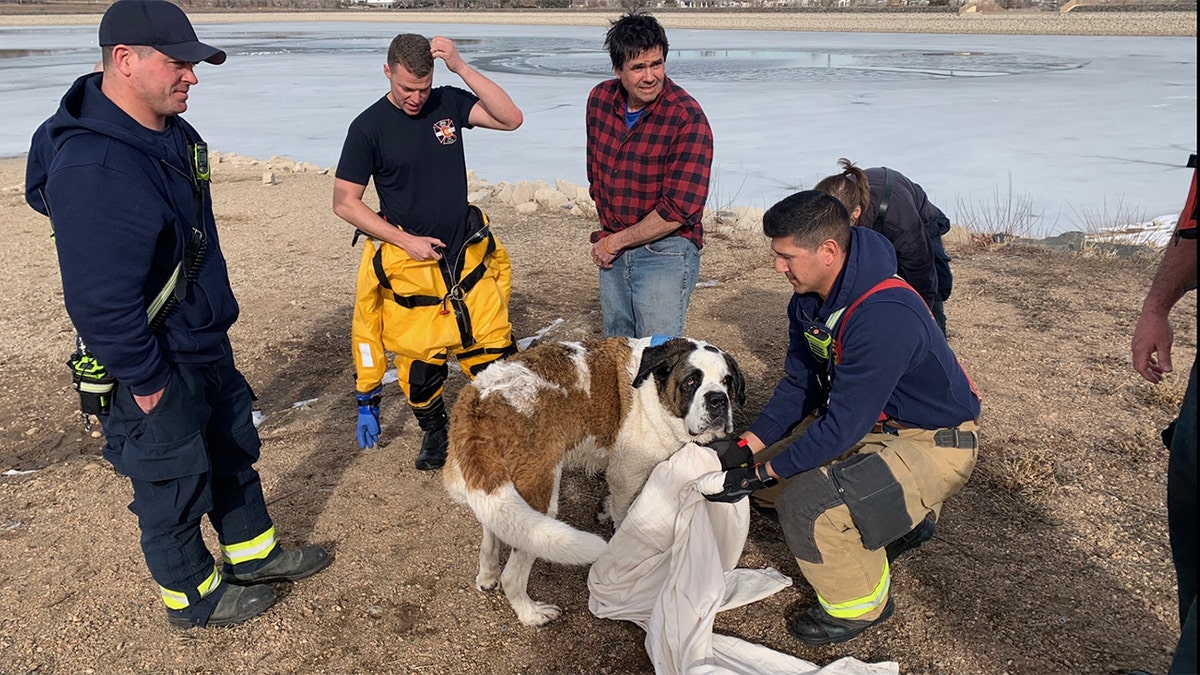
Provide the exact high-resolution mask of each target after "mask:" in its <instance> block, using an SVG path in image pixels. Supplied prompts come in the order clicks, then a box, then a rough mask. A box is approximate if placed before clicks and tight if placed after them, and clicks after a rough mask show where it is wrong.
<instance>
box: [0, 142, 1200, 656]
mask: <svg viewBox="0 0 1200 675" xmlns="http://www.w3.org/2000/svg"><path fill="white" fill-rule="evenodd" d="M475 140H476V142H486V141H485V140H484V139H482V138H476V139H475ZM263 171H264V167H263V166H261V165H233V164H231V163H228V162H224V163H219V164H216V165H214V168H213V179H214V186H213V194H214V199H215V202H216V205H217V206H216V212H217V218H218V222H219V224H220V227H221V230H222V243H223V248H224V250H225V254H226V257H227V258H228V261H229V266H230V270H231V276H232V281H233V285H234V288H235V290H236V292H237V294H238V297H239V299H240V302H241V306H242V318H241V320H240V321H239V323H238V324H237V325H236V326H235V327H234V330H233V333H232V339H233V342H234V346H235V351H236V353H237V355H238V358H239V363H240V365H241V367H242V368H243V370H244V371H245V373H246V375H247V377H248V378H249V380H250V382H251V383H252V385H253V387H254V389H255V390H256V391H257V392H258V394H259V396H260V398H261V402H260V403H261V408H262V411H263V412H264V413H265V414H266V420H265V422H264V423H263V425H262V427H261V428H260V432H261V435H262V437H263V451H262V460H261V461H260V462H259V469H260V471H261V472H262V475H263V479H264V485H265V489H266V494H267V497H268V500H269V502H270V507H271V509H272V513H273V516H274V518H275V520H276V523H277V526H278V528H279V531H280V533H281V536H282V537H283V540H284V542H285V543H286V544H287V545H296V544H299V543H304V542H319V543H323V544H325V545H327V546H329V547H330V548H332V549H334V550H336V552H337V560H336V562H335V563H334V564H333V566H332V567H330V568H329V569H328V570H326V571H324V572H322V573H321V574H320V575H319V576H317V577H315V578H313V579H311V580H307V581H304V582H300V583H297V584H295V585H291V586H288V585H284V586H281V587H280V588H279V591H280V593H281V595H283V596H284V597H283V599H282V600H281V602H280V603H279V604H278V605H277V606H276V607H275V608H273V609H271V610H270V611H269V612H268V613H267V614H265V615H264V616H262V617H259V618H257V619H255V620H253V621H251V622H249V623H248V624H246V625H244V626H241V627H236V628H232V629H216V630H192V631H186V632H183V631H178V630H175V629H172V628H171V627H169V626H168V625H167V623H166V621H165V620H164V616H163V609H162V605H161V603H160V602H159V600H158V597H157V591H156V588H155V586H154V584H153V582H152V580H151V579H150V577H149V575H148V573H147V572H146V569H145V566H144V563H143V562H142V559H141V554H140V550H139V547H138V532H137V527H136V523H135V519H134V517H133V516H132V514H130V513H129V512H128V511H127V510H126V508H125V507H126V505H127V503H128V501H129V499H130V489H129V485H128V483H127V481H126V480H124V479H122V478H121V477H119V476H117V475H116V474H115V473H114V472H113V471H112V470H111V469H110V468H109V466H108V465H107V464H106V463H104V462H103V460H102V459H101V458H100V457H99V450H100V446H101V443H102V439H101V438H98V437H93V436H92V435H89V434H88V433H86V432H85V430H84V429H83V427H82V425H81V424H80V421H79V419H78V416H77V412H76V408H75V405H76V403H77V399H76V397H75V394H74V392H73V391H71V389H70V385H69V376H68V372H67V368H66V367H65V365H64V362H65V361H66V358H67V356H68V355H69V353H70V351H71V349H72V346H73V337H72V331H71V327H70V324H69V322H68V319H67V317H66V315H65V312H64V311H63V308H62V298H61V288H60V286H59V279H58V273H57V268H56V261H55V256H54V250H53V244H52V242H51V240H50V238H49V226H48V223H47V222H46V221H45V219H43V218H42V217H41V216H39V215H37V214H36V213H34V212H33V211H32V210H31V209H29V208H28V207H27V206H26V205H25V204H24V200H23V196H22V184H23V162H22V161H21V160H18V159H8V160H0V222H3V223H4V226H3V230H4V235H3V241H4V243H5V244H6V245H5V246H3V247H0V288H3V299H4V308H5V315H6V316H5V321H4V322H3V323H2V324H0V374H2V375H3V377H2V378H0V382H2V383H3V384H2V386H0V470H5V469H20V470H27V471H32V473H25V474H21V475H5V476H3V477H0V607H3V608H4V610H3V611H0V672H3V673H24V672H39V673H93V672H96V673H114V672H156V673H167V672H178V673H193V672H249V671H259V672H267V673H295V672H303V673H326V672H328V673H344V672H364V673H376V672H378V673H383V672H388V673H397V672H421V673H455V674H459V673H463V674H473V673H505V674H507V673H534V674H542V673H589V674H591V673H646V672H649V671H650V664H649V661H648V660H647V658H646V655H645V652H644V647H643V644H642V640H643V635H642V633H641V631H640V630H639V629H638V628H637V627H635V626H633V625H631V624H625V623H618V622H613V621H606V620H600V619H596V618H594V617H593V616H591V614H590V613H589V612H588V610H587V590H586V570H585V569H583V568H572V567H563V566H556V565H548V564H545V563H542V562H539V563H538V564H537V565H536V566H535V568H534V572H533V575H532V578H531V587H530V589H531V593H532V594H533V595H534V597H536V598H539V599H544V600H548V601H551V602H554V603H556V604H558V605H560V606H561V607H563V608H564V610H565V614H564V616H563V617H562V618H561V619H559V620H558V621H556V622H554V623H552V624H550V625H549V626H546V627H543V628H540V629H534V628H527V627H524V626H521V625H519V624H518V623H517V621H516V620H515V617H514V615H513V613H512V611H511V609H510V608H509V606H508V603H507V602H506V601H505V600H504V598H503V596H502V595H497V594H481V593H479V592H477V591H475V590H474V589H473V587H472V584H473V579H474V575H475V571H476V564H477V546H478V534H477V532H478V530H477V525H476V524H475V521H474V519H473V517H472V515H471V514H470V513H469V512H468V511H466V510H465V509H463V508H461V507H459V506H457V505H455V504H454V503H453V502H451V501H450V500H449V498H448V497H447V496H446V495H445V493H444V491H443V489H442V486H441V480H440V476H439V475H437V474H436V473H434V474H429V473H422V472H418V471H416V470H415V469H414V468H413V466H412V460H413V458H414V456H415V454H416V449H417V446H418V444H419V439H420V433H419V430H418V429H417V428H416V425H415V423H414V422H413V421H412V420H411V418H410V417H409V415H408V414H407V412H406V410H405V408H406V406H405V405H404V404H403V403H402V401H401V400H400V396H399V394H398V391H397V390H396V389H395V387H394V386H393V387H389V389H388V391H387V394H386V396H385V401H384V407H383V423H384V441H383V445H382V447H378V448H376V449H374V450H371V451H366V452H360V451H359V450H358V448H357V445H356V443H355V441H354V422H355V412H354V408H353V405H352V403H351V400H350V394H351V392H352V390H353V365H352V362H351V359H350V349H349V324H350V313H351V302H352V291H353V283H354V275H355V269H356V266H357V260H358V254H359V251H358V249H356V248H351V246H350V228H349V227H348V226H346V225H345V224H344V223H342V222H341V221H339V220H338V219H337V218H336V217H335V216H333V215H332V213H331V212H330V207H329V204H330V195H331V191H332V178H331V177H330V176H328V175H318V174H317V173H277V177H278V183H277V184H275V185H265V184H264V183H263V180H262V175H263ZM485 208H486V209H487V210H488V212H489V213H490V215H491V218H492V222H493V224H494V229H495V231H496V233H497V234H498V236H499V237H500V238H501V240H502V241H504V242H505V244H506V245H507V247H508V248H509V250H510V252H511V254H512V258H513V267H514V283H513V288H514V296H513V320H514V325H515V329H516V333H517V334H518V335H519V336H527V335H532V334H533V333H534V332H536V331H537V330H539V329H541V328H543V327H545V326H548V325H550V324H551V323H552V322H553V321H554V320H555V319H559V318H561V319H564V322H563V323H562V324H560V325H558V326H557V327H556V328H555V329H554V330H552V331H551V333H550V335H549V337H550V338H551V339H555V338H577V337H580V336H584V335H595V334H597V333H599V331H600V318H599V311H598V301H597V298H596V272H595V270H594V268H593V267H592V266H591V264H590V262H589V260H588V258H587V255H586V250H587V249H586V240H587V234H588V232H589V231H590V229H591V228H592V226H593V223H590V222H587V221H585V220H582V219H579V218H575V217H572V216H569V215H566V214H562V213H558V212H549V213H547V212H539V213H535V214H532V215H528V216H522V215H518V214H516V213H515V212H514V211H513V210H512V209H511V208H509V207H504V206H500V205H497V204H489V205H486V206H485ZM954 255H955V262H954V269H955V273H956V285H955V289H956V290H955V295H954V297H953V298H952V299H951V301H950V302H949V303H948V304H947V312H948V314H949V323H950V329H951V341H952V344H953V346H954V347H955V349H956V351H957V352H958V354H959V355H960V357H961V359H962V361H963V362H964V364H965V366H966V367H967V369H968V370H969V371H970V373H971V374H972V376H973V377H974V379H975V382H976V383H977V384H978V385H979V387H980V388H981V389H982V391H983V394H984V397H985V401H984V412H983V418H982V429H983V432H982V433H983V444H982V449H981V458H980V463H979V466H978V468H977V469H976V472H975V474H974V476H973V477H972V479H971V481H970V482H969V483H968V484H967V486H966V487H965V488H964V489H963V491H962V492H961V493H960V494H959V495H958V496H957V497H955V498H954V499H952V500H951V501H950V502H949V503H948V505H947V507H946V509H945V511H944V512H943V521H942V523H941V524H939V527H938V532H937V537H936V538H935V539H934V540H933V541H931V542H930V543H928V544H926V546H925V547H923V548H922V549H920V550H919V551H917V552H915V553H913V554H911V555H910V556H908V557H905V558H904V559H902V560H901V561H900V562H899V563H898V564H897V565H896V568H895V574H894V578H893V586H892V589H893V594H894V598H895V600H896V614H895V616H894V617H893V618H892V619H891V620H889V621H888V622H887V623H885V624H884V625H882V626H881V627H880V628H879V629H877V630H874V631H872V632H869V633H868V634H865V635H864V636H862V637H860V638H858V639H856V640H854V641H852V642H849V643H846V644H844V645H837V646H829V647H824V648H809V647H806V646H804V645H801V644H799V643H798V642H796V641H795V640H793V639H792V638H791V637H790V636H789V635H788V634H787V631H786V628H785V617H786V616H788V615H790V614H791V613H794V612H796V611H798V610H799V609H801V608H803V607H804V606H807V605H808V604H810V603H812V602H813V601H814V597H813V593H812V590H811V589H810V588H809V587H808V586H807V584H805V582H804V581H803V578H802V577H800V575H799V572H798V569H797V568H796V565H795V562H794V561H793V560H791V559H790V556H789V555H788V553H787V550H786V547H785V546H784V545H783V543H782V536H781V533H780V532H779V531H778V529H777V528H776V526H775V525H774V524H773V523H771V522H770V521H765V520H761V519H758V518H757V517H756V518H755V519H754V520H753V521H752V524H751V533H750V539H749V541H748V543H747V546H746V549H745V552H744V554H743V557H742V561H741V564H742V565H743V566H749V567H763V566H774V567H776V568H778V569H780V570H781V571H783V572H784V573H785V574H788V575H790V576H792V577H793V578H795V579H796V585H795V586H794V587H793V588H792V589H789V590H787V591H784V592H782V593H780V594H778V595H776V596H774V597H772V598H769V599H767V600H765V601H762V602H760V603H757V604H754V605H750V606H748V607H744V608H740V609H737V610H733V611H730V612H727V613H724V614H722V615H721V616H719V617H718V621H717V628H718V630H719V631H722V632H727V633H730V634H734V635H737V636H740V637H743V638H746V639H749V640H752V641H755V642H759V643H762V644H766V645H769V646H771V647H773V648H775V649H780V650H783V651H786V652H788V653H791V654H796V655H798V656H800V657H802V658H805V659H808V660H810V661H814V662H817V663H828V662H830V661H832V660H834V659H836V658H839V657H841V656H846V655H850V656H855V657H857V658H860V659H863V660H867V661H875V660H896V661H898V662H899V663H900V665H901V669H902V671H903V672H905V673H988V674H994V673H1037V674H1040V673H1108V674H1112V675H1116V674H1118V673H1124V672H1126V671H1128V670H1130V669H1131V668H1134V667H1141V668H1146V669H1148V670H1150V671H1158V672H1161V671H1163V670H1165V669H1166V666H1167V664H1168V662H1169V657H1170V653H1171V650H1172V648H1173V646H1174V642H1175V638H1176V636H1177V634H1178V624H1177V617H1176V614H1175V600H1174V593H1175V591H1174V577H1173V573H1172V569H1171V565H1170V558H1169V551H1168V543H1167V534H1166V516H1165V509H1164V485H1165V469H1166V452H1165V450H1164V449H1163V448H1162V446H1161V444H1160V442H1159V440H1158V430H1159V429H1160V428H1162V427H1163V426H1164V425H1165V424H1166V423H1167V422H1168V421H1169V420H1170V419H1171V418H1172V417H1173V416H1174V412H1175V410H1176V409H1177V407H1178V405H1179V401H1180V398H1181V397H1182V392H1183V386H1184V384H1185V382H1184V381H1183V380H1184V379H1185V378H1186V368H1187V366H1188V365H1190V363H1191V361H1192V359H1193V358H1194V355H1195V349H1196V330H1195V325H1196V317H1195V308H1196V300H1195V295H1194V294H1193V295H1191V296H1189V297H1188V298H1187V299H1185V300H1184V301H1183V302H1182V303H1181V304H1180V306H1179V307H1178V309H1177V310H1176V313H1175V316H1174V318H1175V325H1176V328H1177V331H1178V332H1177V336H1176V337H1177V350H1176V365H1177V370H1180V371H1183V373H1184V374H1183V375H1175V376H1172V377H1171V378H1170V379H1169V380H1168V381H1167V383H1165V385H1163V386H1160V387H1157V388H1156V387H1152V386H1150V385H1148V384H1146V383H1145V382H1143V381H1142V380H1141V379H1140V378H1139V377H1137V376H1136V375H1135V374H1134V373H1133V372H1132V371H1131V369H1130V366H1129V354H1128V339H1129V335H1130V332H1131V331H1132V327H1133V324H1134V321H1135V319H1136V316H1137V311H1138V308H1139V306H1140V301H1141V298H1142V296H1143V294H1144V291H1145V289H1146V288H1147V285H1148V283H1149V280H1150V277H1151V275H1152V272H1153V268H1154V265H1155V264H1156V256H1153V255H1150V256H1146V257H1142V258H1134V259H1128V260H1116V259H1111V258H1105V257H1102V256H1097V255H1089V254H1081V255H1065V254H1054V253H1047V252H1041V251H1033V250H1022V249H1019V248H1016V247H1012V246H1009V247H1005V248H997V249H993V250H979V251H966V250H958V251H956V252H955V253H954ZM702 261H703V262H702V270H701V279H702V281H705V282H709V283H707V284H705V285H704V286H703V287H702V288H700V289H698V290H697V292H696V294H695V296H694V299H693V303H692V309H691V312H690V315H689V320H688V333H689V334H691V335H694V336H695V337H698V338H702V339H706V340H709V341H711V342H713V343H715V344H718V345H720V346H721V347H723V348H725V349H726V350H728V351H729V352H730V353H732V354H733V355H734V356H735V357H736V358H737V359H738V360H739V362H740V363H741V364H742V366H743V368H744V370H745V371H746V374H747V377H748V380H749V382H748V389H749V394H750V396H749V402H748V404H747V406H746V410H745V411H744V413H745V416H746V417H747V418H750V417H753V416H754V415H755V414H756V413H757V411H758V410H759V409H761V406H762V405H763V403H764V401H765V399H766V397H767V396H769V394H770V391H771V389H772V387H773V386H774V383H775V382H776V380H777V378H778V376H779V370H778V369H779V367H780V364H781V362H782V355H783V350H784V348H785V346H786V343H787V325H786V320H785V318H784V317H785V313H784V309H785V307H786V303H787V300H788V297H789V293H790V289H789V287H788V285H787V284H786V282H785V281H784V280H783V279H781V278H780V277H779V276H777V275H776V274H775V273H773V272H772V271H771V269H770V265H769V257H768V250H767V248H766V246H765V240H764V239H763V238H762V237H761V235H759V234H757V233H754V232H734V233H733V234H730V235H728V236H724V237H714V238H712V239H711V240H710V242H709V245H708V246H706V247H705V249H704V255H703V256H702ZM114 264H119V261H114ZM463 381H464V378H463V377H462V376H461V375H460V374H459V375H456V376H454V377H453V378H452V380H451V384H450V386H449V390H448V391H449V396H450V397H451V398H453V396H455V395H456V393H457V391H458V389H459V388H460V387H461V386H462V383H463ZM297 402H306V403H304V404H303V405H299V406H297V405H296V404H297ZM97 436H98V434H97ZM563 495H564V505H563V509H562V515H563V517H564V518H565V519H566V520H568V521H570V522H573V523H575V524H577V525H578V526H580V527H584V528H587V529H591V530H592V531H595V532H598V533H600V532H602V530H601V529H600V528H599V527H598V526H597V525H595V523H594V522H593V520H592V514H593V513H594V510H595V507H596V504H597V502H598V501H599V499H600V498H601V496H602V486H601V482H600V481H599V480H597V479H596V478H593V477H589V476H582V475H574V474H572V475H569V476H568V479H567V481H566V483H565V488H564V491H563ZM209 541H210V542H213V541H215V537H213V536H211V532H210V533H209Z"/></svg>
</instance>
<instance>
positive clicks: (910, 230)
mask: <svg viewBox="0 0 1200 675" xmlns="http://www.w3.org/2000/svg"><path fill="white" fill-rule="evenodd" d="M864 173H866V175H867V182H868V183H869V184H870V187H871V202H870V203H869V204H868V205H867V208H866V210H865V211H864V212H863V213H862V214H861V215H860V216H859V218H858V224H859V225H862V226H864V227H869V228H871V229H872V230H875V231H876V232H879V233H880V234H882V235H883V236H885V237H887V238H888V241H890V242H892V246H893V247H894V248H895V249H896V273H897V274H899V275H900V277H901V278H902V279H904V280H905V281H907V282H908V283H909V285H911V286H912V287H913V288H914V289H915V290H916V291H917V293H920V294H921V297H923V298H925V304H927V305H929V306H930V307H933V305H934V303H935V302H936V301H937V300H938V299H939V297H941V298H946V297H948V295H949V294H948V293H945V291H948V290H949V289H943V288H939V281H938V275H937V269H936V268H935V267H934V258H935V257H936V255H937V251H938V250H940V246H937V245H935V244H934V241H933V237H932V235H931V233H930V226H931V222H932V221H935V220H937V219H941V221H944V223H945V226H946V227H949V225H950V221H949V220H948V219H947V218H946V215H945V214H944V213H942V210H941V209H939V208H938V207H936V206H934V205H933V203H932V202H930V201H929V197H928V196H926V194H925V190H924V189H922V188H921V186H920V185H917V184H916V183H914V182H912V181H911V180H909V178H908V177H907V176H905V175H904V174H902V173H900V172H899V171H897V170H895V169H884V168H883V167H873V168H870V169H866V170H865V171H864ZM888 174H891V176H892V192H891V194H890V195H889V196H888V207H887V211H885V212H884V214H883V222H882V223H877V222H876V221H877V220H879V205H880V203H881V202H882V201H883V193H884V192H885V188H886V185H887V175H888ZM933 227H934V228H937V224H936V223H933ZM937 229H939V230H940V228H937ZM772 466H774V465H773V464H772Z"/></svg>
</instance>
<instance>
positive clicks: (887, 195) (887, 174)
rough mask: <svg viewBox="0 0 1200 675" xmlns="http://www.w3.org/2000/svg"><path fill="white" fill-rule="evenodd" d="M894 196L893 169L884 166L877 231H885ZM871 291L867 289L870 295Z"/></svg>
mask: <svg viewBox="0 0 1200 675" xmlns="http://www.w3.org/2000/svg"><path fill="white" fill-rule="evenodd" d="M891 198H892V171H891V169H888V168H887V167H886V166H885V167H883V196H881V197H880V198H879V209H878V210H877V211H876V212H875V224H874V225H872V226H871V227H872V229H874V230H875V231H876V232H882V231H883V217H884V216H885V215H887V210H888V201H889V200H890V199H891ZM870 294H871V291H867V295H870ZM864 297H865V296H864ZM860 299H861V298H860Z"/></svg>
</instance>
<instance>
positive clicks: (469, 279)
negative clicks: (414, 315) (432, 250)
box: [371, 229, 496, 348]
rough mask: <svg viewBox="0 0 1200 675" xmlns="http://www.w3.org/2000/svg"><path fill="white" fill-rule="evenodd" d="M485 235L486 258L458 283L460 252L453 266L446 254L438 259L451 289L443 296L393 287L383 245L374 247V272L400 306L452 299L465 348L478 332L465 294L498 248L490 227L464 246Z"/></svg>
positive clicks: (474, 236)
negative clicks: (472, 323) (384, 258)
mask: <svg viewBox="0 0 1200 675" xmlns="http://www.w3.org/2000/svg"><path fill="white" fill-rule="evenodd" d="M485 238H486V240H487V250H486V251H484V254H483V259H482V260H480V261H479V264H478V265H476V266H475V268H474V269H472V270H471V271H470V272H469V273H468V274H467V275H466V276H463V277H462V280H461V281H459V282H457V283H455V281H454V279H455V277H457V276H459V273H460V272H461V270H462V264H463V261H462V257H461V256H460V257H459V259H458V260H456V261H455V262H454V263H453V265H454V266H453V267H451V264H452V263H451V262H450V261H449V260H447V259H446V256H445V255H443V256H442V257H441V258H440V259H439V260H438V268H439V269H440V270H441V272H442V280H443V281H444V282H445V283H446V288H447V289H448V290H447V292H446V295H445V296H444V297H441V298H439V297H437V296H434V295H400V294H398V293H396V291H395V290H393V289H392V284H391V282H390V281H388V278H387V274H386V273H385V272H384V269H383V248H382V247H380V248H379V249H377V250H376V251H375V255H374V257H372V259H371V266H372V267H373V268H374V270H375V276H376V277H377V278H378V280H379V285H380V286H382V287H383V288H385V289H387V290H388V291H390V292H391V294H392V300H394V301H395V302H396V304H398V305H400V306H401V307H405V308H408V309H412V308H414V307H434V306H437V305H443V304H445V303H447V302H449V303H450V306H451V307H453V308H454V318H455V321H456V322H457V323H458V333H459V336H460V337H461V338H462V346H463V348H469V347H472V346H474V344H475V335H474V331H473V330H472V326H471V313H470V312H469V311H468V310H467V303H466V296H467V293H470V292H471V289H473V288H475V284H477V283H479V280H480V279H482V278H483V275H484V274H485V273H486V272H487V260H488V258H490V257H491V256H492V254H493V253H495V252H496V238H495V237H493V236H492V233H491V231H490V230H486V229H485V230H480V231H479V232H477V233H476V234H475V235H473V236H472V237H471V239H469V240H468V241H467V244H466V245H465V246H464V247H463V248H464V250H465V248H466V246H470V245H471V244H474V243H477V242H479V241H482V240H483V239H485Z"/></svg>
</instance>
